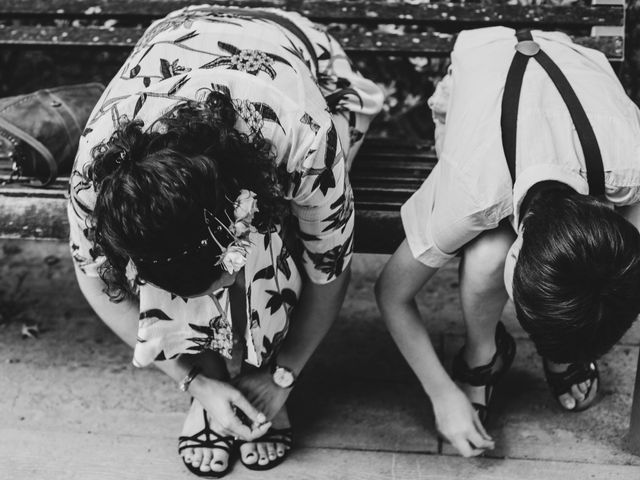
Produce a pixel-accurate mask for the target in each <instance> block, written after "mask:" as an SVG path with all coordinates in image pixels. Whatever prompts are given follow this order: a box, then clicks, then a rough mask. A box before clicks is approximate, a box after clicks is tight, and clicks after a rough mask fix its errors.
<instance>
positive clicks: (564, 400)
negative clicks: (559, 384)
mask: <svg viewBox="0 0 640 480" xmlns="http://www.w3.org/2000/svg"><path fill="white" fill-rule="evenodd" d="M558 399H559V400H560V403H561V404H562V405H563V406H564V408H566V409H567V410H573V409H574V408H576V399H575V398H573V397H572V396H571V395H570V394H568V393H563V394H562V395H560V396H559V397H558Z"/></svg>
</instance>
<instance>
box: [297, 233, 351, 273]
mask: <svg viewBox="0 0 640 480" xmlns="http://www.w3.org/2000/svg"><path fill="white" fill-rule="evenodd" d="M352 249H353V234H352V235H351V237H350V238H349V241H348V242H347V243H345V244H344V245H338V246H337V247H334V248H332V249H331V250H329V251H327V252H324V253H315V252H310V251H309V250H307V254H308V255H309V258H310V259H311V261H312V262H313V264H314V265H315V267H316V268H317V269H318V270H320V271H321V272H324V273H326V274H327V275H328V277H329V279H331V278H335V277H337V276H339V275H340V274H341V273H342V272H343V271H344V264H345V261H344V260H345V257H346V256H347V255H348V254H350V253H352Z"/></svg>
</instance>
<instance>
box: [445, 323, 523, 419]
mask: <svg viewBox="0 0 640 480" xmlns="http://www.w3.org/2000/svg"><path fill="white" fill-rule="evenodd" d="M495 341H496V353H495V354H494V355H493V358H492V359H491V362H489V363H488V364H486V365H481V366H479V367H475V368H471V367H469V365H467V362H466V361H465V360H464V347H462V349H460V351H459V352H458V354H457V355H456V357H455V358H454V359H453V372H452V378H453V380H456V381H458V382H460V383H466V384H469V385H472V386H474V387H486V388H485V405H482V404H480V403H472V405H473V408H475V410H476V412H478V417H479V418H480V421H481V422H482V423H484V422H485V421H486V419H487V417H488V414H489V405H490V403H491V397H492V394H493V387H495V385H496V383H497V382H498V381H499V380H500V378H502V376H503V375H504V374H505V373H506V372H507V370H509V368H510V367H511V364H512V363H513V359H514V357H515V356H516V342H515V340H514V339H513V337H512V336H511V335H509V332H507V330H506V328H504V325H503V324H502V322H498V325H497V326H496V336H495Z"/></svg>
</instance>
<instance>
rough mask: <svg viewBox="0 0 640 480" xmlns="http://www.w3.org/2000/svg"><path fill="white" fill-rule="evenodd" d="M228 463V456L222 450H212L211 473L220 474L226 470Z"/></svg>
mask: <svg viewBox="0 0 640 480" xmlns="http://www.w3.org/2000/svg"><path fill="white" fill-rule="evenodd" d="M228 462H229V454H228V453H227V452H225V451H224V450H220V449H214V450H213V455H212V457H211V464H210V465H211V471H213V472H222V471H223V470H224V469H225V468H227V463H228Z"/></svg>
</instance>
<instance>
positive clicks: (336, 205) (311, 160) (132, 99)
mask: <svg viewBox="0 0 640 480" xmlns="http://www.w3.org/2000/svg"><path fill="white" fill-rule="evenodd" d="M247 11H249V10H244V9H237V11H235V12H231V13H230V12H229V10H222V11H220V10H218V9H216V8H215V7H211V6H197V7H189V8H186V9H183V10H179V11H177V12H174V13H172V14H170V15H169V16H168V17H167V18H165V19H162V20H159V21H157V22H155V23H154V24H153V25H152V26H151V27H150V28H149V29H148V30H147V32H146V33H145V34H144V36H143V37H142V38H141V39H140V41H139V42H138V44H137V45H136V47H135V49H134V51H133V53H132V54H131V56H130V57H129V58H128V59H127V61H126V62H125V64H124V65H123V66H122V68H121V69H120V71H119V72H118V74H117V75H116V77H115V78H114V79H113V80H112V82H111V83H110V84H109V86H108V87H107V89H106V90H105V93H104V95H103V97H102V98H101V100H100V101H99V102H98V104H97V106H96V108H95V109H94V112H93V114H92V116H91V118H90V120H89V122H88V124H87V127H86V129H85V131H84V133H83V136H82V138H81V141H80V146H79V150H78V156H77V158H76V165H75V167H74V171H73V173H72V176H71V180H70V182H71V185H70V189H71V195H70V202H69V207H68V213H69V221H70V227H71V238H70V243H71V250H72V255H73V258H74V261H75V262H76V264H77V265H78V266H79V268H80V269H81V270H82V271H83V272H84V273H85V274H87V275H90V276H96V275H97V272H98V268H99V265H100V264H101V263H102V262H103V261H104V258H103V257H102V256H101V255H100V252H99V251H98V249H97V248H96V246H95V245H94V243H93V240H92V225H91V217H90V215H91V211H92V208H93V205H94V203H95V192H94V191H93V188H92V185H91V183H90V181H89V180H88V179H87V178H86V177H85V176H84V174H83V172H84V170H85V166H86V165H87V164H88V163H90V162H91V149H92V148H93V147H94V146H95V145H97V144H99V143H100V142H102V141H104V140H106V139H108V138H109V137H110V136H111V134H112V133H113V131H114V130H115V129H116V128H117V127H118V124H119V122H120V121H121V119H122V118H123V117H126V118H128V119H133V118H136V119H140V120H142V121H143V122H144V125H145V127H146V128H152V125H153V123H154V121H155V120H156V119H158V118H159V117H160V116H161V115H163V114H164V113H166V112H167V111H169V110H170V109H171V108H173V107H175V106H176V104H178V103H180V102H184V101H186V100H194V99H195V100H198V99H202V98H204V97H205V96H206V95H207V94H208V93H210V92H212V91H216V92H220V93H223V94H224V95H227V96H229V97H230V98H231V99H232V102H233V104H234V105H235V107H236V110H237V113H238V123H237V125H236V128H237V129H238V130H240V131H242V132H245V133H247V134H250V135H256V134H260V135H263V136H264V137H265V138H268V139H269V140H270V142H271V143H272V144H273V146H274V151H275V153H276V156H277V160H276V161H277V162H278V163H279V164H281V165H284V166H285V167H286V170H287V172H288V174H289V175H288V179H287V182H286V185H283V187H284V190H285V192H286V194H287V198H289V199H290V200H291V207H292V212H293V215H294V216H295V218H296V219H297V230H298V237H299V239H300V241H301V243H302V246H303V248H302V265H303V266H304V270H305V275H306V277H307V278H308V279H309V280H310V281H312V282H314V283H327V282H331V281H332V280H334V279H335V278H336V277H337V276H339V275H340V274H341V273H342V271H343V270H344V268H345V266H346V265H348V263H349V261H350V258H351V255H352V253H353V219H354V210H353V194H352V190H351V187H350V185H349V179H348V175H347V168H346V162H347V161H349V160H350V159H352V158H353V156H354V155H355V153H356V151H357V149H358V147H359V145H360V143H361V141H362V138H363V136H364V133H365V132H366V130H367V128H368V125H369V122H370V120H371V119H372V118H373V116H375V114H376V113H378V111H379V110H380V108H381V106H382V101H383V98H382V93H381V91H380V89H379V88H378V87H377V86H376V85H375V84H374V83H373V82H371V81H369V80H367V79H365V78H363V77H362V76H361V75H360V74H358V73H357V72H355V71H354V70H353V68H352V66H351V63H350V61H349V59H348V58H347V57H346V55H345V54H344V52H343V50H342V49H341V48H340V46H339V45H338V44H337V42H336V41H335V40H334V39H333V38H332V37H331V36H329V35H328V34H326V33H324V32H323V31H322V30H321V29H318V27H316V26H315V25H314V24H312V23H311V22H309V21H308V20H306V19H305V18H304V17H301V16H300V15H297V14H293V13H283V12H279V11H275V10H273V11H271V12H272V13H277V14H279V15H286V17H287V18H288V19H289V20H290V21H293V22H294V23H295V24H296V25H297V26H298V27H299V28H300V29H301V30H302V31H303V32H304V33H305V35H306V36H307V38H308V39H309V40H310V42H311V44H312V45H313V47H314V49H315V52H314V53H315V55H310V54H309V52H308V51H307V49H306V48H305V43H304V42H303V41H301V40H300V39H299V38H298V37H297V36H296V35H295V34H292V33H291V32H290V31H288V30H287V29H284V28H282V27H281V26H280V25H278V24H277V23H275V22H273V21H270V20H267V19H261V18H259V16H258V17H256V16H255V15H253V16H244V15H243V13H242V12H247ZM314 56H315V57H316V58H317V60H318V69H317V71H316V69H315V65H314V64H313V63H314V62H313V58H312V57H314ZM252 235H254V234H252ZM256 235H257V234H256ZM259 237H260V238H255V239H253V240H254V241H255V243H256V245H259V246H261V247H260V248H255V249H254V250H253V251H252V254H251V255H250V258H249V259H248V262H247V265H246V266H245V281H246V286H247V324H248V325H247V329H246V335H245V341H246V349H245V350H246V352H247V354H246V358H245V360H246V361H248V362H249V363H251V364H253V365H256V366H259V365H260V364H262V363H263V362H264V361H266V360H267V359H268V358H269V357H270V356H271V355H272V354H273V351H274V349H275V348H276V347H277V345H278V344H279V342H280V341H281V340H282V338H284V336H285V335H286V331H287V328H288V322H289V314H290V312H291V310H292V308H293V307H294V306H295V303H296V302H297V298H298V295H299V292H300V290H301V287H302V280H301V275H300V273H299V272H298V270H297V268H296V265H295V263H294V262H293V260H292V258H291V256H290V255H289V253H288V252H287V250H286V248H284V246H283V243H282V240H281V239H280V235H279V232H272V233H271V234H268V235H265V236H262V235H259ZM139 296H140V311H141V314H140V325H139V338H138V344H137V346H136V349H135V363H136V364H137V365H146V364H148V363H150V362H151V361H153V360H154V359H155V360H161V359H163V358H171V357H175V356H176V355H179V354H181V353H197V352H199V351H202V350H206V349H212V350H215V351H217V352H219V353H220V354H222V355H228V354H229V352H230V345H231V344H230V342H231V335H232V334H231V326H232V325H233V320H232V319H231V315H230V312H229V309H228V308H227V300H228V299H227V298H226V293H221V294H219V295H213V296H211V297H200V298H197V299H188V300H185V299H181V298H176V297H175V296H173V295H172V294H170V293H169V292H165V291H162V290H160V289H158V288H155V287H153V286H150V285H142V286H141V287H140V291H139Z"/></svg>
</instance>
